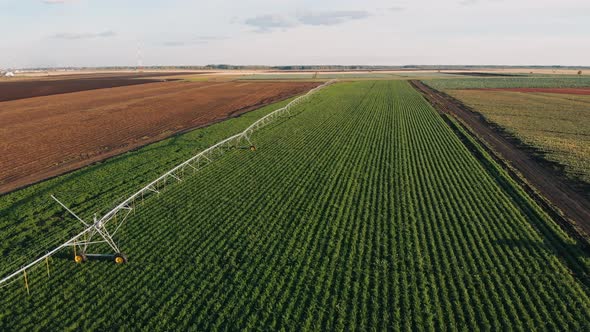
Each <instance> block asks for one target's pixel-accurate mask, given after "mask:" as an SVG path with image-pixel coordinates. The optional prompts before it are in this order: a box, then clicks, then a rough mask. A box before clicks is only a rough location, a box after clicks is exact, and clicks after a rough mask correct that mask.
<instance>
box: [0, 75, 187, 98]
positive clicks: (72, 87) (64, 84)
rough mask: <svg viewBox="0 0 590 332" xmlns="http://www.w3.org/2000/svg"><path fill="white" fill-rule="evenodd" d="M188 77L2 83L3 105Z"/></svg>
mask: <svg viewBox="0 0 590 332" xmlns="http://www.w3.org/2000/svg"><path fill="white" fill-rule="evenodd" d="M186 74H187V73H123V74H116V73H106V74H80V75H56V76H52V77H48V78H44V79H33V80H29V79H23V80H16V81H12V80H11V81H1V82H0V102H2V101H9V100H18V99H25V98H32V97H39V96H50V95H55V94H61V93H69V92H78V91H86V90H95V89H105V88H114V87H120V86H129V85H137V84H146V83H154V82H162V81H170V80H174V79H173V78H170V77H171V76H177V75H186ZM192 74H197V73H192ZM158 77H160V78H158Z"/></svg>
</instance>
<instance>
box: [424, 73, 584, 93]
mask: <svg viewBox="0 0 590 332" xmlns="http://www.w3.org/2000/svg"><path fill="white" fill-rule="evenodd" d="M424 83H426V84H428V85H430V86H431V87H433V88H435V89H437V90H450V89H484V88H580V87H590V76H589V75H581V76H573V75H570V76H565V75H559V76H558V75H553V76H551V75H535V76H531V77H517V76H515V77H480V78H454V79H431V80H425V81H424Z"/></svg>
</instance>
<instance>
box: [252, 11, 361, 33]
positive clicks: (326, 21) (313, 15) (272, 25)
mask: <svg viewBox="0 0 590 332" xmlns="http://www.w3.org/2000/svg"><path fill="white" fill-rule="evenodd" d="M369 16H371V13H369V12H367V11H364V10H333V11H317V12H314V11H308V10H306V11H299V12H297V13H295V14H294V15H289V16H285V15H276V14H274V15H273V14H268V15H261V16H256V17H252V18H249V19H246V20H245V21H244V23H245V24H246V25H250V26H253V27H255V28H257V30H256V31H258V32H266V31H270V30H273V29H286V28H291V27H295V26H299V25H336V24H342V23H345V22H348V21H352V20H358V19H363V18H367V17H369Z"/></svg>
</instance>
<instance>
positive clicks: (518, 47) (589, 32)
mask: <svg viewBox="0 0 590 332" xmlns="http://www.w3.org/2000/svg"><path fill="white" fill-rule="evenodd" d="M138 62H141V64H142V65H144V66H152V65H207V64H221V63H223V64H236V65H294V64H304V65H314V64H316V65H317V64H336V65H353V64H361V65H410V64H417V65H420V64H422V65H427V64H430V65H443V64H446V65H465V64H469V65H487V64H490V65H586V66H587V65H590V1H588V0H438V1H436V0H413V1H409V0H408V1H404V0H400V1H382V0H363V1H358V0H357V1H351V0H314V1H311V0H299V1H290V0H241V1H238V0H233V1H229V0H214V1H188V0H165V1H164V0H0V68H32V67H65V66H91V67H94V66H135V65H137V64H138Z"/></svg>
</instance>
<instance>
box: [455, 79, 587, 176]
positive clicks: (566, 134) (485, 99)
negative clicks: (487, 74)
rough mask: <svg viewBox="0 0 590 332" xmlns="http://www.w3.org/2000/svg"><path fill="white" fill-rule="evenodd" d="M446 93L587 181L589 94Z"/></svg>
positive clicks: (460, 91)
mask: <svg viewBox="0 0 590 332" xmlns="http://www.w3.org/2000/svg"><path fill="white" fill-rule="evenodd" d="M448 93H449V94H450V95H451V96H453V97H455V98H457V99H458V100H460V101H461V102H463V103H464V104H466V105H467V106H469V107H471V108H472V109H474V110H476V111H477V112H479V113H481V114H483V115H484V116H485V118H486V119H487V120H489V121H490V122H492V123H494V124H496V125H498V126H500V127H502V128H505V129H506V131H507V132H508V133H509V134H511V135H513V136H515V137H517V138H519V139H520V140H521V141H522V142H524V143H525V144H527V145H529V146H533V147H535V148H536V149H537V150H538V151H539V152H540V153H541V154H542V156H543V157H544V158H546V159H548V160H550V161H553V162H556V163H558V164H560V165H563V166H564V167H565V172H566V174H567V175H568V176H569V177H570V178H571V179H573V180H576V181H584V182H586V183H589V184H590V107H589V106H588V105H590V96H583V95H567V94H556V93H520V92H511V91H485V90H451V91H448Z"/></svg>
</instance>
